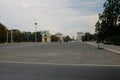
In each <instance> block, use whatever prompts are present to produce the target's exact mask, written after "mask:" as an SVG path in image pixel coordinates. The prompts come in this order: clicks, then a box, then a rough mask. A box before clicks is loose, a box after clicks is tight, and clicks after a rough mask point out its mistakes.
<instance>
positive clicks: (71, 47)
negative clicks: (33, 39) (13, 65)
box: [0, 43, 120, 65]
mask: <svg viewBox="0 0 120 80" xmlns="http://www.w3.org/2000/svg"><path fill="white" fill-rule="evenodd" d="M0 61H18V62H40V63H65V64H101V65H120V55H117V54H114V53H112V52H109V51H106V50H102V49H97V48H96V47H93V46H91V45H88V44H85V43H38V44H33V43H32V44H19V45H18V44H16V45H6V46H4V45H3V46H0Z"/></svg>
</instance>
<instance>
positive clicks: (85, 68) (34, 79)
mask: <svg viewBox="0 0 120 80" xmlns="http://www.w3.org/2000/svg"><path fill="white" fill-rule="evenodd" d="M119 79H120V66H96V65H72V64H71V65H64V64H39V63H36V64H34V63H7V62H6V63H3V62H0V80H119Z"/></svg>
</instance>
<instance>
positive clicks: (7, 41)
mask: <svg viewBox="0 0 120 80" xmlns="http://www.w3.org/2000/svg"><path fill="white" fill-rule="evenodd" d="M7 43H8V30H7Z"/></svg>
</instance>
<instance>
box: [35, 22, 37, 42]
mask: <svg viewBox="0 0 120 80" xmlns="http://www.w3.org/2000/svg"><path fill="white" fill-rule="evenodd" d="M35 42H37V23H35Z"/></svg>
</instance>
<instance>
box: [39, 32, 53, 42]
mask: <svg viewBox="0 0 120 80" xmlns="http://www.w3.org/2000/svg"><path fill="white" fill-rule="evenodd" d="M40 32H41V35H42V42H51V34H50V33H49V31H48V30H44V31H40Z"/></svg>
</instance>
